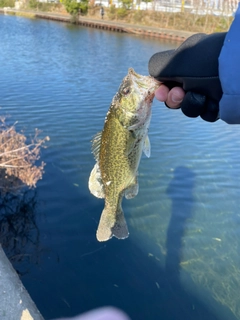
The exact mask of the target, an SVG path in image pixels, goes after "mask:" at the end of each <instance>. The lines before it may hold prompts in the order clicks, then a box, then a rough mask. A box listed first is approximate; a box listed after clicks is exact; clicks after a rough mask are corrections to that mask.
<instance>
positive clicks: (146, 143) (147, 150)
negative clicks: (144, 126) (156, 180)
mask: <svg viewBox="0 0 240 320" xmlns="http://www.w3.org/2000/svg"><path fill="white" fill-rule="evenodd" d="M143 152H144V154H145V155H146V156H147V157H148V158H150V155H151V144H150V140H149V137H148V135H147V136H146V138H145V140H144V144H143Z"/></svg>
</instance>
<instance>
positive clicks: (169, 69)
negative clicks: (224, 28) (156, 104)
mask: <svg viewBox="0 0 240 320" xmlns="http://www.w3.org/2000/svg"><path fill="white" fill-rule="evenodd" d="M225 36H226V33H215V34H211V35H205V34H195V35H193V36H191V37H189V38H188V39H187V40H185V41H184V42H183V43H182V45H181V46H180V47H179V48H177V49H176V50H169V51H164V52H159V53H156V54H154V55H153V56H152V57H151V59H150V61H149V73H150V75H151V76H153V77H154V78H156V79H157V80H158V81H160V82H163V83H164V85H161V86H160V88H159V89H157V90H156V93H155V97H156V98H157V99H158V100H160V101H164V102H165V103H166V104H167V106H169V107H170V108H177V107H180V108H181V109H182V112H183V113H184V114H185V115H186V116H188V117H193V118H194V117H197V116H199V115H200V116H201V117H202V118H203V119H204V120H206V121H210V122H214V121H216V120H217V119H218V112H219V101H220V99H221V97H222V87H221V83H220V80H219V75H218V56H219V54H220V52H221V49H222V46H223V42H224V39H225ZM181 88H182V90H181ZM184 92H185V94H184ZM176 98H177V100H176Z"/></svg>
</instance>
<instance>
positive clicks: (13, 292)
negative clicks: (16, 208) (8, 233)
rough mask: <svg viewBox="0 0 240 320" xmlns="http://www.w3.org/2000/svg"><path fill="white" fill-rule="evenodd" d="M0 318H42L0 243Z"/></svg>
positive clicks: (24, 319) (39, 319)
mask: <svg viewBox="0 0 240 320" xmlns="http://www.w3.org/2000/svg"><path fill="white" fill-rule="evenodd" d="M0 296H1V299H0V319H1V320H44V319H43V317H42V316H41V314H40V312H39V311H38V309H37V307H36V305H35V304H34V302H33V301H32V299H31V298H30V296H29V294H28V293H27V291H26V289H25V288H24V286H23V284H22V282H21V280H20V279H19V277H18V275H17V273H16V271H15V270H14V269H13V267H12V265H11V263H10V262H9V260H8V258H7V257H6V255H5V253H4V251H3V249H2V247H1V245H0Z"/></svg>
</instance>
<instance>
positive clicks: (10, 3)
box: [0, 0, 15, 8]
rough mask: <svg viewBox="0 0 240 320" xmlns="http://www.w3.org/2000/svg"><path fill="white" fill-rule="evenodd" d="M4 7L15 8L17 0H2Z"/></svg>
mask: <svg viewBox="0 0 240 320" xmlns="http://www.w3.org/2000/svg"><path fill="white" fill-rule="evenodd" d="M4 7H10V8H14V7H15V0H0V8H4Z"/></svg>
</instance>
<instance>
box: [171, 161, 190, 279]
mask: <svg viewBox="0 0 240 320" xmlns="http://www.w3.org/2000/svg"><path fill="white" fill-rule="evenodd" d="M194 184H195V174H194V172H193V171H192V170H190V169H188V168H186V167H183V166H181V167H177V168H176V169H175V171H174V177H173V179H172V181H171V182H170V184H169V186H168V189H167V194H168V196H169V198H170V199H171V202H172V208H171V219H170V222H169V226H168V230H167V241H166V249H167V256H166V273H167V274H168V277H169V279H172V280H173V281H174V282H175V283H176V282H177V281H178V278H179V272H180V262H181V249H182V238H183V236H184V231H185V228H186V224H187V220H188V219H189V218H191V216H192V207H193V204H194V198H193V188H194Z"/></svg>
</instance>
